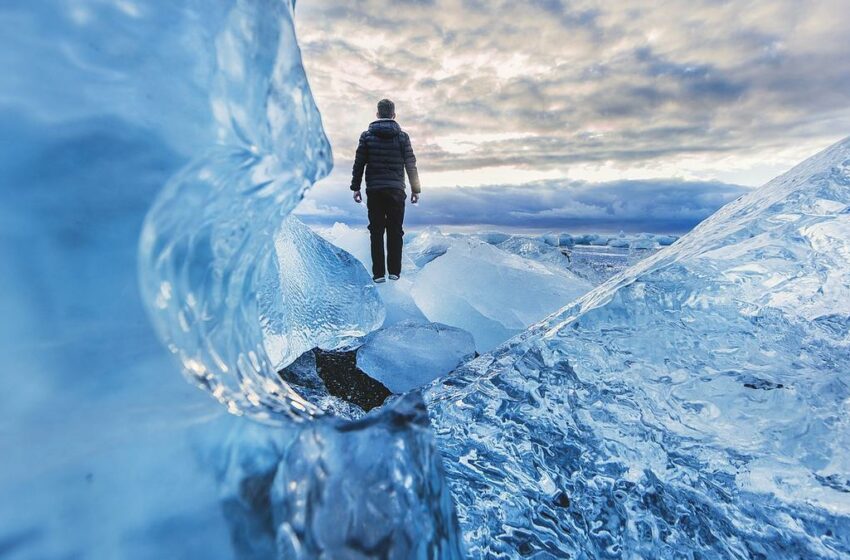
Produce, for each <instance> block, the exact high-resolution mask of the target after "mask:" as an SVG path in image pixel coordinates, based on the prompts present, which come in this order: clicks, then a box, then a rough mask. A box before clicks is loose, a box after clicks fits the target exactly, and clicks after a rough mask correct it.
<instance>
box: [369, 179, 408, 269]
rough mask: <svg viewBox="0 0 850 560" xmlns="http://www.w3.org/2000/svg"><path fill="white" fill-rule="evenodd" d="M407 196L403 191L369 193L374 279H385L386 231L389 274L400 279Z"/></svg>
mask: <svg viewBox="0 0 850 560" xmlns="http://www.w3.org/2000/svg"><path fill="white" fill-rule="evenodd" d="M404 199H405V193H404V191H403V190H401V189H379V190H372V191H370V190H367V191H366V208H368V209H369V234H370V237H371V240H372V276H374V277H376V278H377V277H383V276H384V273H385V270H384V231H386V232H387V270H388V271H389V273H390V274H395V275H401V246H402V236H403V235H404V230H403V229H402V228H401V226H402V223H403V222H404Z"/></svg>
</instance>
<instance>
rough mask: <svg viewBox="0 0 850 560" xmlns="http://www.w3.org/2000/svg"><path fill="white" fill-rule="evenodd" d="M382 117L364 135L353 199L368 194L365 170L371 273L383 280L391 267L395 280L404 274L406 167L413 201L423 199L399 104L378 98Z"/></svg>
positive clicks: (356, 160)
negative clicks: (397, 112) (362, 192)
mask: <svg viewBox="0 0 850 560" xmlns="http://www.w3.org/2000/svg"><path fill="white" fill-rule="evenodd" d="M377 117H378V120H376V121H374V122H372V123H371V124H370V125H369V130H367V131H366V132H364V133H363V134H361V135H360V143H359V144H358V145H357V155H356V156H355V158H354V169H353V170H352V172H351V190H352V191H354V202H357V203H358V204H359V203H360V202H361V201H362V200H363V198H362V196H361V195H360V183H361V181H362V179H363V170H364V169H365V170H366V207H367V208H368V210H369V234H370V237H371V241H372V279H373V280H374V281H375V282H378V283H380V282H383V281H384V280H385V278H384V274H385V272H386V271H387V270H388V271H389V273H390V280H398V277H399V275H401V247H402V236H403V235H404V230H403V229H402V223H403V222H404V200H405V193H404V171H405V170H407V176H408V177H409V178H410V190H411V195H410V202H412V203H413V204H416V203H417V202H419V192H420V187H419V173H418V172H417V170H416V156H414V155H413V147H412V146H411V145H410V137H409V136H408V135H407V133H406V132H404V131H403V130H402V129H401V127H400V126H399V125H398V123H397V122H396V121H395V104H393V102H392V101H390V100H389V99H381V100H380V101H378V114H377ZM384 231H386V232H387V262H386V269H385V268H384Z"/></svg>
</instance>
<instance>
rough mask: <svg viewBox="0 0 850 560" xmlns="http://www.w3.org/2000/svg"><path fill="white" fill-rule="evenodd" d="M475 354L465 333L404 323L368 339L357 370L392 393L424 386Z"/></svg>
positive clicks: (443, 327)
mask: <svg viewBox="0 0 850 560" xmlns="http://www.w3.org/2000/svg"><path fill="white" fill-rule="evenodd" d="M474 354H475V341H474V340H473V338H472V335H471V334H469V333H468V332H466V331H464V330H462V329H458V328H456V327H450V326H449V325H441V324H439V323H417V322H413V321H403V322H401V323H397V324H395V325H393V326H391V327H388V328H386V329H381V330H380V331H378V332H376V333H374V334H373V335H371V336H369V338H368V339H367V340H366V343H365V344H364V345H363V346H361V347H360V348H358V349H357V367H359V368H360V369H362V370H363V371H364V372H366V373H367V374H368V375H369V377H372V378H374V379H377V380H378V381H380V382H381V383H383V384H384V386H385V387H387V389H389V390H390V391H392V392H393V393H405V392H407V391H410V390H411V389H415V388H417V387H422V386H424V385H427V384H428V383H429V382H431V381H433V380H434V379H436V378H437V377H440V376H441V375H445V374H447V373H449V372H450V371H452V370H453V369H455V368H456V367H457V366H458V365H460V364H461V362H463V361H465V360H467V359H469V358H471V357H472V356H473V355H474Z"/></svg>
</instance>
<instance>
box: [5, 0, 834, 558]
mask: <svg viewBox="0 0 850 560" xmlns="http://www.w3.org/2000/svg"><path fill="white" fill-rule="evenodd" d="M292 9H293V6H292V4H290V3H289V2H285V1H276V0H226V1H221V2H198V1H195V0H180V1H176V2H153V1H127V0H120V1H118V0H116V1H100V0H76V1H74V2H61V1H58V0H55V1H52V0H47V1H45V2H9V3H5V4H3V5H2V6H0V22H2V25H3V32H2V33H0V46H2V48H0V60H2V64H3V68H4V69H5V70H6V71H5V72H4V75H5V76H6V77H7V79H4V81H3V83H2V85H0V134H2V139H3V141H4V142H3V144H4V146H5V147H6V149H4V150H3V151H2V152H1V153H0V197H2V204H0V232H2V235H0V254H2V258H3V262H4V266H3V267H0V293H2V294H3V300H2V304H3V311H4V313H3V318H2V320H0V359H2V363H3V364H4V368H3V372H2V374H0V375H2V379H3V381H4V386H6V387H9V388H10V390H8V391H4V392H3V394H2V395H0V408H2V411H3V412H2V414H3V429H2V430H0V449H2V451H3V453H4V457H5V460H4V461H2V462H0V552H2V555H3V557H4V558H13V559H17V558H21V559H30V558H57V557H83V558H97V559H99V558H104V559H113V558H131V559H132V558H199V557H203V558H231V557H234V556H236V557H239V558H269V557H287V558H312V557H321V556H322V555H324V556H325V557H331V558H363V557H385V558H411V557H417V558H446V559H451V558H460V557H473V558H477V557H496V558H498V557H504V558H516V557H536V558H562V557H565V556H574V557H580V558H596V557H600V558H601V557H606V558H607V557H622V558H641V557H642V558H681V557H691V558H696V557H700V558H726V557H737V558H800V557H807V558H809V557H816V558H842V557H847V556H848V554H850V524H849V523H848V517H850V500H848V497H847V496H848V495H850V484H848V480H850V461H848V455H847V453H848V452H847V449H848V448H850V442H848V434H850V431H848V426H847V422H848V420H847V418H848V415H847V407H848V405H847V403H848V402H850V395H848V390H847V382H846V375H845V372H846V371H848V366H850V363H848V361H850V358H848V355H850V348H848V347H850V339H848V330H850V329H849V328H848V326H849V325H848V316H850V308H848V301H850V297H848V296H850V293H848V290H850V288H848V286H850V278H848V271H850V248H849V247H848V239H849V237H848V234H850V225H848V222H849V221H850V210H848V206H849V205H850V140H845V141H843V142H841V143H839V144H836V145H835V146H832V147H831V148H829V149H827V150H826V151H824V152H823V153H821V154H818V155H816V156H815V157H813V158H812V159H810V160H807V161H806V162H804V163H803V164H801V165H800V166H798V167H797V168H795V169H793V170H791V171H790V172H789V173H788V174H786V175H784V176H782V177H779V178H777V179H776V180H774V181H772V182H771V183H769V184H768V185H766V186H765V187H763V188H761V189H758V190H756V191H754V192H752V193H750V194H748V195H746V196H745V197H743V198H741V199H739V200H737V201H735V202H733V203H732V204H730V205H729V206H727V207H725V208H724V209H722V210H721V211H720V212H718V213H717V214H716V215H715V216H713V217H711V218H709V219H708V220H707V221H706V222H704V223H703V224H701V225H700V226H699V227H698V228H696V229H695V230H694V231H692V232H691V233H689V234H688V235H686V236H685V237H683V238H682V239H680V240H678V241H676V242H675V243H673V244H672V245H671V246H669V247H667V248H665V249H662V250H661V251H659V252H657V253H655V254H653V255H651V256H649V257H648V258H646V259H644V260H640V261H639V262H637V263H636V264H634V265H633V266H631V267H629V268H624V269H623V270H621V271H620V272H619V273H618V274H615V275H614V276H613V277H612V278H610V279H607V280H606V281H605V282H604V283H603V284H602V285H601V286H599V287H597V288H595V289H592V290H591V286H592V285H593V284H595V283H597V282H598V281H601V280H604V279H606V278H607V277H608V276H610V273H611V272H612V271H618V270H620V268H618V267H620V266H621V265H619V264H618V265H617V266H615V267H608V268H606V269H605V270H596V269H591V267H583V266H584V265H581V266H578V267H576V263H572V264H570V266H567V267H564V263H563V259H562V258H561V257H562V256H565V255H563V253H561V252H560V249H561V248H570V249H571V250H572V258H573V259H575V258H577V257H579V256H580V251H578V250H576V249H575V246H578V245H584V246H586V245H594V246H596V247H599V248H600V249H599V252H608V253H609V254H612V255H613V254H617V255H621V254H623V253H622V252H623V251H626V252H628V255H630V256H629V258H632V251H642V250H645V249H644V248H652V249H653V250H654V249H655V248H657V246H659V245H664V246H666V245H669V244H670V243H671V242H672V241H673V239H671V238H662V237H655V238H651V239H650V238H649V237H644V238H642V240H641V239H637V240H632V239H629V238H625V237H620V236H602V235H594V236H587V238H586V239H585V238H581V236H579V235H576V236H568V235H566V234H563V235H550V236H546V237H545V238H543V239H542V242H541V240H539V239H537V240H529V239H522V238H520V237H517V236H511V235H508V234H504V233H498V232H489V233H487V234H482V235H481V237H480V239H479V242H475V241H474V240H469V239H460V240H459V239H453V238H451V237H450V236H446V238H445V239H444V238H443V237H442V234H439V233H438V232H430V233H429V234H428V235H422V237H420V238H419V240H418V243H419V247H421V250H412V251H411V256H410V259H411V261H410V263H406V264H405V267H407V266H408V265H410V266H411V269H410V270H418V272H417V273H416V274H417V275H422V278H425V279H429V278H430V280H433V282H432V285H434V286H438V285H440V284H439V282H440V281H441V280H443V281H445V278H447V277H448V276H446V277H443V275H441V274H438V271H439V270H441V267H442V269H443V270H444V272H445V273H446V275H449V273H452V274H455V273H457V272H458V271H465V273H475V274H476V275H477V277H478V278H479V280H480V279H483V280H485V281H486V280H488V279H492V278H495V277H496V275H497V274H498V273H499V271H500V270H501V267H502V266H503V265H504V264H505V262H508V261H506V260H505V256H504V254H512V255H513V256H515V257H517V259H525V257H523V255H525V256H526V257H530V256H535V258H539V259H540V261H539V262H537V263H536V265H535V266H534V267H533V269H534V273H535V274H536V275H537V277H541V278H551V279H552V281H551V283H549V282H544V283H543V284H541V286H542V287H541V289H540V290H539V293H540V294H542V296H541V298H540V300H541V301H542V300H545V299H546V298H548V297H550V296H551V297H552V298H557V299H559V300H560V301H558V302H554V301H551V302H550V303H551V305H552V307H551V308H546V307H544V306H538V307H537V308H536V310H534V309H525V303H526V302H525V301H524V300H523V299H522V298H520V297H517V298H515V297H513V295H512V293H511V292H510V290H508V289H507V288H505V284H502V285H501V286H500V288H499V290H497V291H495V292H494V293H493V294H477V293H471V294H469V293H463V291H462V290H463V287H464V286H463V285H462V283H458V282H455V283H454V284H451V285H445V289H446V290H447V291H448V292H449V293H455V295H456V297H459V298H461V297H462V298H465V301H467V302H471V304H470V305H471V306H473V305H472V304H474V306H473V307H475V308H476V310H477V313H479V314H480V315H481V316H483V317H485V318H486V319H487V321H488V323H483V324H484V325H485V326H486V327H487V328H491V327H493V326H494V325H495V326H496V327H497V328H502V329H503V332H501V334H500V336H502V337H508V336H511V335H514V334H516V333H519V334H517V336H514V337H513V338H511V339H510V340H508V341H507V342H505V343H504V344H502V343H501V342H502V340H503V338H502V339H500V340H498V341H497V339H496V338H495V337H494V338H491V339H490V341H491V342H490V344H492V345H493V346H496V345H498V346H497V347H496V348H495V349H494V350H493V351H492V352H490V353H488V354H485V355H483V356H480V357H478V358H476V359H474V360H472V361H470V362H467V363H466V364H464V365H462V366H461V367H460V369H458V370H456V371H454V372H453V373H451V374H449V375H448V376H446V377H443V378H439V379H437V380H435V381H434V382H433V383H432V384H431V385H429V386H428V387H427V388H425V390H424V391H423V392H422V393H421V395H420V392H419V391H413V392H411V393H409V394H406V395H401V396H398V397H394V398H392V399H391V400H390V401H388V402H387V404H386V405H385V406H383V407H381V408H380V409H378V410H375V411H373V412H371V413H370V414H366V415H363V414H362V413H360V412H358V411H356V410H354V409H352V408H350V407H347V406H346V405H345V403H342V402H339V401H338V400H334V399H332V398H329V396H328V395H325V394H323V389H322V387H321V385H320V384H319V383H318V382H317V380H316V379H315V378H313V377H310V375H309V374H310V370H309V364H307V365H306V369H304V370H299V372H300V373H303V375H302V376H301V377H298V376H297V375H295V376H293V377H291V378H289V382H287V379H285V378H283V377H281V374H279V372H278V368H280V367H281V366H284V365H288V366H290V367H292V366H295V365H296V364H295V362H294V361H293V362H291V363H289V364H287V362H290V361H292V360H295V359H296V357H297V355H298V354H299V352H301V351H302V350H303V349H306V348H308V347H312V346H320V347H326V348H340V347H342V348H345V347H349V346H351V345H353V344H357V343H358V342H357V341H358V340H362V339H363V337H368V336H371V334H370V333H373V332H375V331H376V330H377V329H378V328H379V326H381V323H382V322H383V324H384V325H386V326H388V327H392V325H402V326H403V325H404V324H405V323H404V321H407V320H419V321H421V320H422V319H423V317H424V315H425V313H424V312H428V313H433V314H434V315H433V317H437V315H439V314H443V313H444V312H445V314H446V316H449V311H451V310H444V309H441V308H439V307H438V306H436V305H435V306H434V307H433V308H432V307H429V305H431V304H430V303H428V302H433V301H435V300H436V299H437V296H439V293H437V292H436V290H431V291H428V289H427V288H425V287H423V288H422V289H421V290H417V289H416V288H415V285H416V283H417V282H418V281H419V280H420V279H419V278H417V282H414V281H412V279H407V278H405V279H404V280H408V281H409V282H408V283H407V284H402V283H401V282H399V283H397V284H395V289H397V290H398V289H401V288H402V287H405V289H404V290H403V291H400V292H399V293H395V294H392V295H391V296H386V297H385V296H384V295H383V294H382V293H381V291H380V288H378V290H375V288H374V287H373V286H371V285H370V284H368V278H367V277H364V275H363V273H362V270H361V269H362V265H360V264H359V263H358V262H355V259H357V258H358V254H357V251H358V249H357V248H356V247H355V246H351V247H346V246H343V245H342V243H338V244H337V245H340V247H341V249H340V248H336V247H332V246H329V245H328V244H326V243H325V242H324V241H323V240H322V239H320V238H319V237H317V236H316V235H315V234H314V233H312V232H310V231H309V230H307V229H306V228H304V227H303V225H301V224H299V223H298V222H297V221H294V220H292V219H291V218H288V217H287V216H288V215H289V213H290V211H291V210H292V209H293V208H294V207H295V205H296V204H297V203H298V201H299V200H300V198H301V196H302V195H303V193H304V191H305V190H306V189H308V188H310V186H311V185H312V183H313V182H315V181H316V180H318V179H319V178H320V177H322V176H324V175H325V174H326V173H327V172H328V171H329V169H330V162H331V154H330V147H329V145H328V143H327V140H326V139H325V137H324V133H323V131H322V125H321V118H320V115H319V112H318V110H317V109H316V107H315V105H314V103H313V100H312V95H311V94H310V90H309V86H308V83H307V78H306V76H305V75H304V72H303V69H302V67H301V63H300V54H299V52H298V45H297V41H296V38H295V34H294V30H293V24H292ZM57 84H61V87H60V86H59V85H57ZM429 237H430V239H428V238H429ZM276 243H277V246H276ZM416 243H417V240H416V239H414V240H413V241H412V243H411V245H412V246H414V247H415V246H416ZM502 244H504V246H503V247H502V248H499V247H498V246H499V245H502ZM603 248H604V249H603ZM494 251H499V252H495V253H494ZM512 251H513V253H512ZM617 251H620V253H617ZM137 255H138V259H137ZM453 255H454V256H453ZM559 255H561V256H559ZM635 255H637V253H636V254H635ZM461 256H468V257H469V259H470V260H469V261H465V260H463V259H461V258H460V257H461ZM509 260H510V259H509ZM527 260H528V259H525V260H517V261H515V262H517V263H522V267H525V266H526V261H527ZM621 260H622V259H621ZM629 262H631V261H629ZM309 263H321V266H317V267H315V268H311V267H309V266H307V265H308V264H309ZM470 263H475V264H476V265H478V266H479V268H478V269H476V270H470V269H469V264H470ZM507 268H508V269H510V270H506V271H505V272H506V274H508V276H509V277H511V278H518V279H519V280H518V281H519V282H522V279H523V278H527V276H524V275H523V274H522V273H521V272H522V271H521V267H520V266H519V264H518V265H517V267H513V268H511V267H507ZM429 270H430V272H428V271H429ZM426 274H428V275H430V277H429V276H426ZM582 274H584V276H583V275H582ZM337 275H338V276H337ZM449 276H450V275H449ZM337 277H338V278H340V279H342V280H344V284H343V285H344V286H346V287H347V289H352V290H355V291H356V292H357V293H358V294H360V297H358V298H357V299H356V300H353V301H352V300H343V299H341V294H340V292H341V290H339V289H338V288H339V285H338V284H336V283H334V282H330V281H329V279H330V278H337ZM453 277H454V278H455V279H458V278H460V279H462V276H460V275H457V274H455V276H453ZM364 278H365V280H364ZM559 279H560V280H559ZM561 281H568V282H569V286H567V287H565V286H564V285H562V284H560V282H561ZM582 281H584V282H586V284H585V286H584V287H583V289H582V290H578V289H576V286H578V285H579V284H577V282H582ZM507 285H510V284H507ZM423 286H424V284H423ZM407 288H409V289H407ZM544 288H545V289H544ZM570 290H573V291H570ZM587 290H590V291H588V292H587V293H586V294H584V291H587ZM417 291H418V294H417V293H416V292H417ZM411 293H413V295H412V296H411V295H410V294H411ZM546 294H550V295H549V296H547V295H546ZM487 295H492V297H489V298H488V297H482V296H487ZM578 296H581V297H580V298H579V299H578V300H576V301H573V302H570V301H569V300H570V299H571V298H572V297H578ZM390 297H395V298H398V301H400V302H401V303H402V304H403V305H398V306H390V307H391V308H392V309H389V308H388V306H387V303H389V302H390ZM402 298H406V299H402ZM381 302H383V303H384V305H383V307H382V306H381ZM423 302H424V303H423ZM499 302H501V303H502V304H503V305H504V306H507V305H508V304H510V305H511V306H514V305H516V307H515V308H514V307H509V308H507V307H504V306H503V307H500V306H499V305H498V304H499ZM420 304H422V305H421V306H420ZM517 304H521V305H517ZM563 304H567V306H566V307H564V308H563V309H561V310H560V311H557V312H556V313H555V314H554V315H552V316H550V317H548V318H546V319H545V320H543V321H540V322H537V323H535V324H534V325H533V326H532V327H531V328H529V329H525V327H526V325H527V324H528V323H529V322H533V321H537V320H538V319H540V318H541V316H542V315H543V314H545V313H547V312H549V311H552V310H554V309H556V308H557V307H559V306H561V305H563ZM535 305H537V304H535ZM316 309H320V310H321V311H318V312H314V310H316ZM399 310H400V311H399ZM390 311H392V313H394V315H392V316H390V314H389V312H390ZM418 313H422V315H421V316H420V315H418ZM449 318H451V319H457V320H458V321H463V320H465V318H464V317H463V316H461V315H458V316H457V317H449ZM427 319H430V320H434V318H432V316H429V317H427ZM151 325H153V328H151ZM473 327H474V326H470V332H473V331H474V330H475V329H474V328H473ZM480 332H484V333H486V332H488V331H487V330H486V329H482V330H481V331H480ZM489 332H492V331H489ZM173 358H176V359H177V364H179V367H180V368H181V369H182V370H183V371H184V373H185V375H186V377H187V378H188V379H189V380H190V381H191V382H192V383H193V384H195V385H197V386H199V387H200V388H201V389H202V390H203V391H204V392H206V393H208V394H209V395H210V396H212V397H213V398H209V397H208V396H207V395H204V394H203V393H202V392H201V391H197V390H195V389H194V388H192V387H190V386H189V385H188V384H186V383H184V382H183V381H181V380H180V379H179V376H178V375H177V374H176V368H175V365H174V363H173V361H172V360H173ZM297 365H303V364H300V363H299V364H297ZM296 373H298V372H296ZM308 389H309V390H312V391H313V392H310V391H308ZM423 397H424V399H423ZM228 412H229V413H230V414H228Z"/></svg>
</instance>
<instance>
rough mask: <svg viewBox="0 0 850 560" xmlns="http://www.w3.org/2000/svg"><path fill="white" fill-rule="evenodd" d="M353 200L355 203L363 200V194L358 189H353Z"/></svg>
mask: <svg viewBox="0 0 850 560" xmlns="http://www.w3.org/2000/svg"><path fill="white" fill-rule="evenodd" d="M354 202H356V203H357V204H360V203H361V202H363V196H362V195H361V194H360V191H354Z"/></svg>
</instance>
